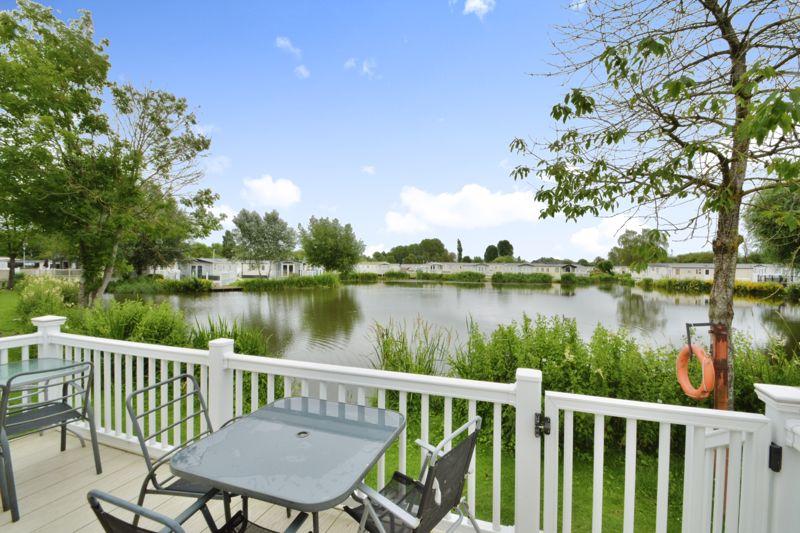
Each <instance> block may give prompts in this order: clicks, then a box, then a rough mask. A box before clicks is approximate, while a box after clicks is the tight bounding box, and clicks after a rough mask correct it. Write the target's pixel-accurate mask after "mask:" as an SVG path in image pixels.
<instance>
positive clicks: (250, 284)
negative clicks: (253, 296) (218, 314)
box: [236, 274, 339, 292]
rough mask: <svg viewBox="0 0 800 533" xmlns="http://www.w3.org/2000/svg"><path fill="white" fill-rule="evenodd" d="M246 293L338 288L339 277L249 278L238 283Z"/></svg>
mask: <svg viewBox="0 0 800 533" xmlns="http://www.w3.org/2000/svg"><path fill="white" fill-rule="evenodd" d="M236 285H237V286H239V287H241V288H242V290H243V291H245V292H266V291H281V290H286V289H312V288H318V287H326V288H330V287H338V286H339V276H338V275H336V274H320V275H319V276H288V277H284V278H275V279H270V278H247V279H240V280H238V281H236Z"/></svg>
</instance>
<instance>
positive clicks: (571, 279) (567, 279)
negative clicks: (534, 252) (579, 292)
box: [558, 272, 578, 285]
mask: <svg viewBox="0 0 800 533" xmlns="http://www.w3.org/2000/svg"><path fill="white" fill-rule="evenodd" d="M558 282H559V283H561V284H562V285H576V284H577V283H578V276H576V275H575V274H572V273H571V272H567V273H566V274H561V278H559V280H558Z"/></svg>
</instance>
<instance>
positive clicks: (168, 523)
mask: <svg viewBox="0 0 800 533" xmlns="http://www.w3.org/2000/svg"><path fill="white" fill-rule="evenodd" d="M87 499H88V500H89V505H90V506H91V508H92V511H94V515H95V516H96V517H97V520H98V521H99V522H100V525H101V526H103V530H104V531H105V532H106V533H155V532H153V531H152V530H150V529H144V528H141V527H139V526H138V525H134V524H133V521H132V520H131V521H130V522H128V521H126V520H124V519H122V518H120V517H119V516H115V515H112V514H111V513H109V512H107V511H106V510H105V509H103V506H102V505H100V501H101V500H102V501H104V502H107V503H110V504H111V505H113V506H115V507H117V508H122V509H125V510H127V511H128V512H130V513H131V514H132V515H133V516H140V517H144V518H149V519H150V520H153V521H155V522H157V523H158V524H160V525H162V526H164V528H162V529H161V531H160V532H159V533H164V531H165V530H166V531H169V532H170V533H185V530H184V529H183V527H181V525H180V524H178V522H176V521H175V520H173V519H171V518H169V517H167V516H164V515H161V514H160V513H156V512H155V511H151V510H149V509H146V508H144V507H140V506H138V505H134V504H132V503H130V502H128V501H127V500H122V499H120V498H117V497H116V496H114V495H112V494H108V493H105V492H100V491H97V490H93V491H91V492H89V494H88V495H87Z"/></svg>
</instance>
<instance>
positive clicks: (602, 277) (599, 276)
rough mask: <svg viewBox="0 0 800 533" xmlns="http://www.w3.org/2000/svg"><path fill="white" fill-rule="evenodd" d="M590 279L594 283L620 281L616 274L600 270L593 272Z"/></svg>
mask: <svg viewBox="0 0 800 533" xmlns="http://www.w3.org/2000/svg"><path fill="white" fill-rule="evenodd" d="M589 279H590V280H591V281H592V283H616V282H617V280H618V278H617V276H616V275H615V274H608V273H606V272H600V271H599V270H595V271H593V272H592V273H591V274H590V275H589Z"/></svg>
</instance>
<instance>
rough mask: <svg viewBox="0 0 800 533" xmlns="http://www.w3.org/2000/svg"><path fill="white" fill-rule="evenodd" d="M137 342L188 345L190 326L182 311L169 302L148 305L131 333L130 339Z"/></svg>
mask: <svg viewBox="0 0 800 533" xmlns="http://www.w3.org/2000/svg"><path fill="white" fill-rule="evenodd" d="M129 340H132V341H136V342H149V343H153V344H166V345H168V346H187V345H188V340H189V328H188V327H187V326H186V318H185V317H184V316H183V313H182V312H181V311H178V310H177V309H175V308H173V307H172V306H171V305H170V304H169V303H168V302H164V303H162V304H159V305H152V306H148V309H147V312H145V313H144V314H143V315H142V317H141V318H140V319H139V323H138V324H136V327H135V328H134V329H133V332H132V333H131V336H130V339H129Z"/></svg>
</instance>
